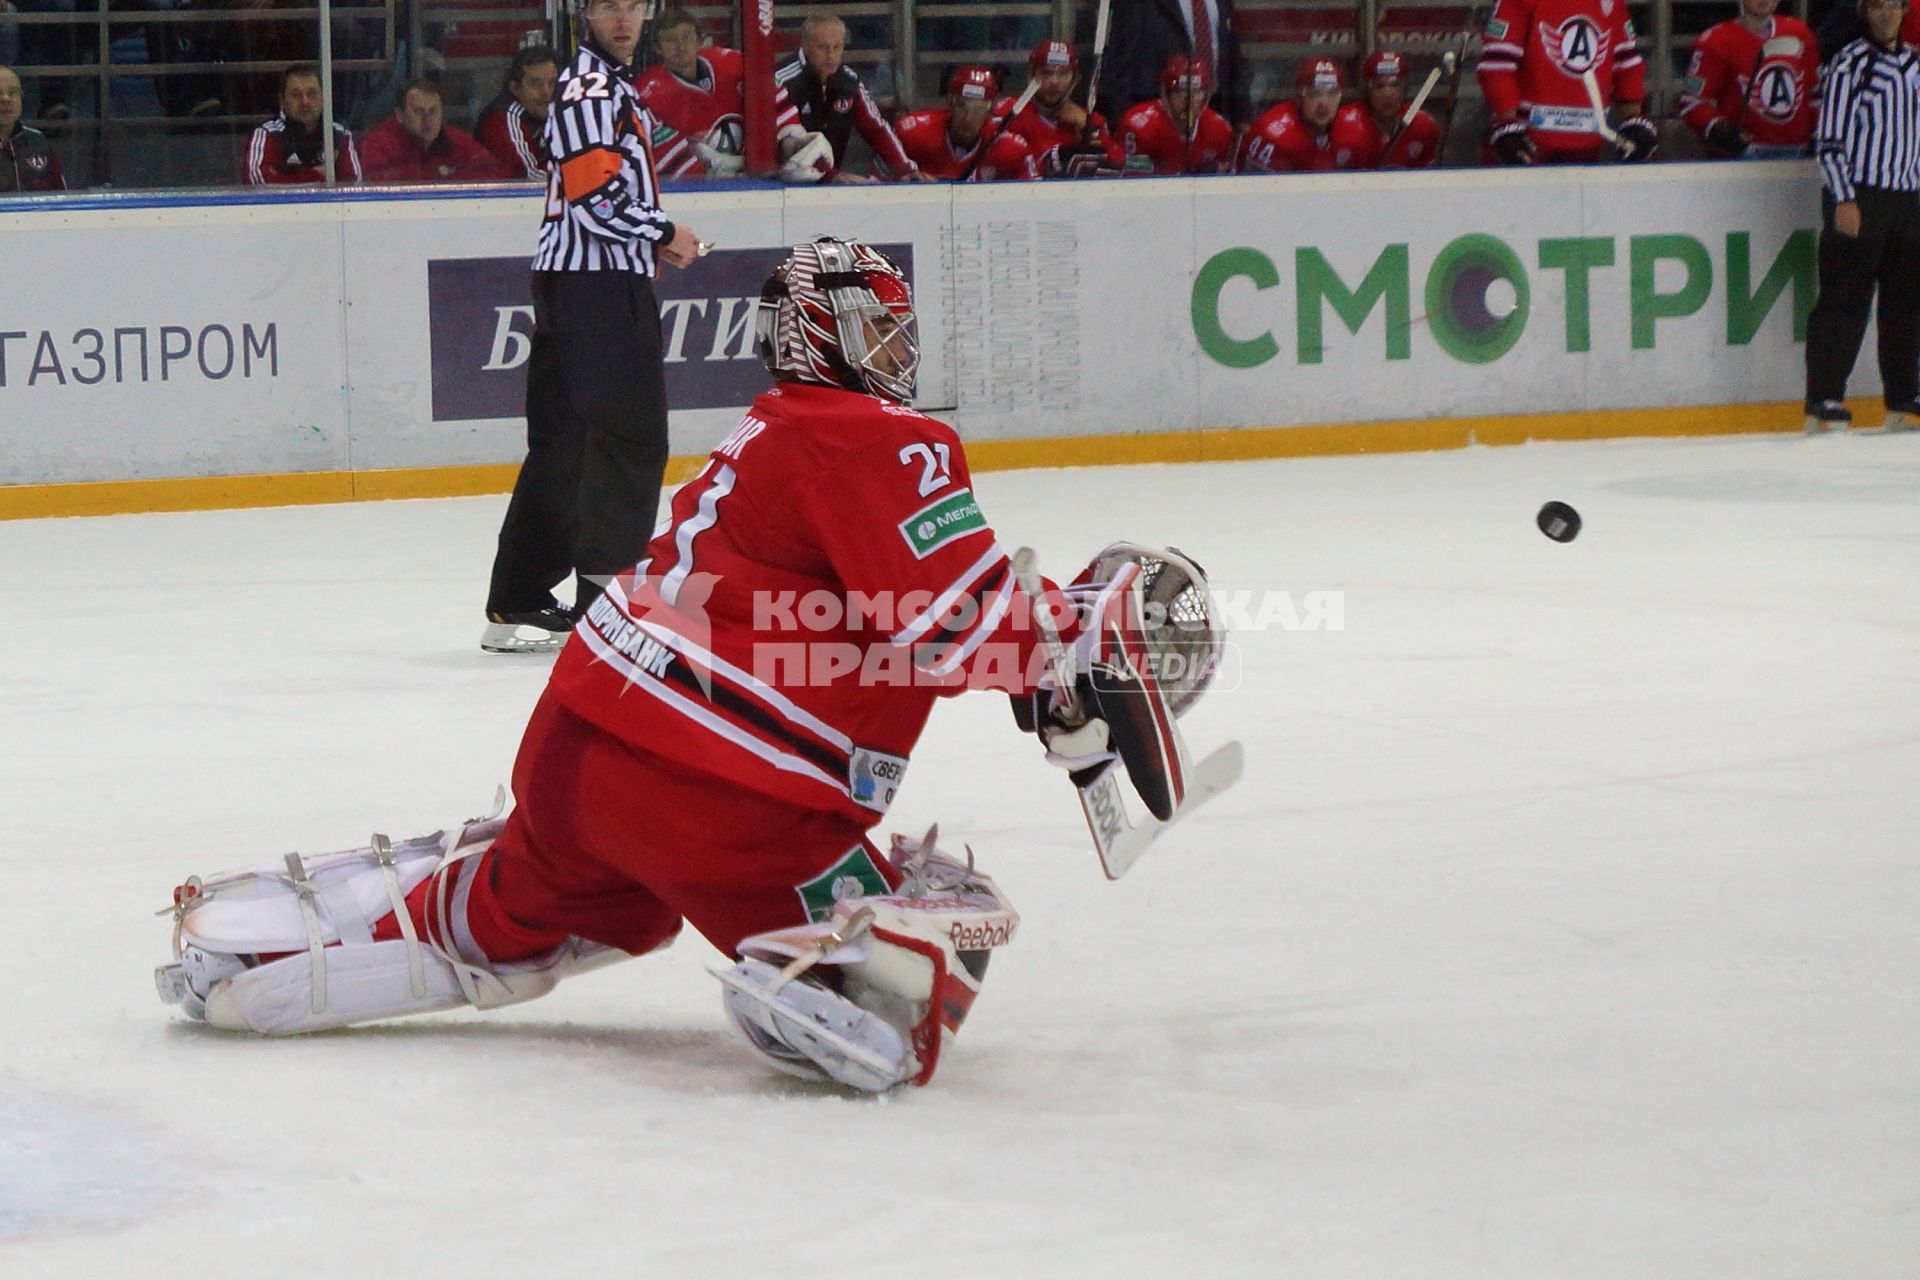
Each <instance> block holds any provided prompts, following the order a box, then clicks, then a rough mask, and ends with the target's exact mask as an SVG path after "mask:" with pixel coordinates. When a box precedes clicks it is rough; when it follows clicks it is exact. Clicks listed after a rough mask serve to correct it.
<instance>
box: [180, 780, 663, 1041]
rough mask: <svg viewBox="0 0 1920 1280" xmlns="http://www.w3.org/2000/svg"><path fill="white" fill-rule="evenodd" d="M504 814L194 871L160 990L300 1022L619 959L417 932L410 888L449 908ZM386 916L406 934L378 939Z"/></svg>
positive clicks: (469, 992) (539, 981)
mask: <svg viewBox="0 0 1920 1280" xmlns="http://www.w3.org/2000/svg"><path fill="white" fill-rule="evenodd" d="M501 803H504V797H503V798H502V801H501ZM504 825H505V824H504V823H502V822H501V821H499V819H498V806H496V810H495V815H494V816H493V817H490V818H487V819H482V820H475V821H473V822H468V823H464V824H462V825H461V826H459V827H457V828H454V829H451V830H448V831H444V832H436V833H434V834H433V835H430V836H421V837H418V838H416V839H412V840H407V841H403V842H401V843H400V844H398V845H396V844H394V843H392V842H391V841H389V840H388V839H387V838H386V837H385V836H380V835H376V836H374V838H373V842H372V844H371V845H369V846H368V847H366V848H362V849H353V850H348V851H346V852H344V853H333V854H324V855H321V856H318V857H313V858H305V859H303V858H302V857H301V856H300V855H298V854H288V855H287V857H286V862H285V870H284V871H282V870H279V869H276V868H268V869H264V870H257V871H245V872H237V873H231V874H226V875H220V876H215V877H213V878H211V879H209V880H206V881H202V880H201V879H200V878H199V877H197V876H196V877H191V878H189V879H188V881H187V882H186V883H185V884H184V885H181V886H180V887H179V888H178V889H176V890H175V891H174V905H173V908H172V913H173V917H174V938H173V952H174V961H173V963H171V964H165V965H161V966H160V967H159V968H158V969H156V970H155V973H154V979H155V985H156V986H157V988H158V990H159V993H160V998H161V999H162V1000H163V1001H165V1002H167V1003H169V1004H179V1005H181V1006H182V1007H183V1008H185V1010H186V1012H187V1013H188V1015H189V1016H191V1017H194V1018H196V1019H199V1020H202V1021H205V1022H208V1023H210V1024H212V1025H213V1026H216V1027H219V1028H222V1029H223V1030H229V1031H248V1032H253V1033H256V1034H261V1035H294V1034H298V1033H301V1032H307V1031H322V1030H327V1029H330V1028H333V1027H342V1026H347V1025H350V1024H353V1023H357V1022H369V1021H373V1020H376V1019H380V1018H390V1017H400V1016H405V1015H408V1014H415V1013H428V1012H432V1011H435V1010H440V1009H449V1008H455V1007H457V1006H459V1005H461V1004H471V1005H473V1006H475V1007H477V1008H482V1009H488V1008H497V1007H499V1006H501V1005H506V1004H515V1003H518V1002H520V1001H523V1000H531V999H533V998H534V997H536V996H540V995H544V994H546V992H548V991H550V990H552V989H553V986H554V984H555V983H557V982H558V981H559V980H560V979H561V978H563V977H566V976H569V975H571V974H574V973H579V972H582V971H584V970H585V969H588V968H592V967H597V966H598V965H600V964H605V963H610V962H611V961H613V960H617V959H622V958H624V957H625V953H624V952H621V951H617V950H613V949H611V948H607V947H601V946H598V945H597V944H593V943H587V942H583V941H581V940H579V939H568V940H566V941H565V942H563V943H562V944H560V945H559V946H557V947H555V948H553V949H552V950H551V951H549V952H546V953H544V954H542V955H538V956H534V957H529V958H527V959H525V960H520V961H516V962H514V963H511V964H489V963H487V962H486V958H485V957H484V956H481V955H478V954H477V953H473V952H471V951H469V952H468V953H467V954H465V955H464V956H463V955H462V950H463V948H461V947H460V946H459V945H458V941H457V937H435V936H426V937H423V936H421V934H420V933H419V931H417V930H416V929H415V926H414V924H413V920H412V916H411V913H410V912H409V911H408V908H407V898H408V895H409V894H412V893H413V892H414V891H415V889H416V888H419V887H421V886H425V888H423V889H422V890H421V891H422V892H430V893H434V894H435V895H436V898H437V900H438V905H439V908H440V914H439V916H438V917H437V918H438V919H440V920H442V921H446V920H447V919H448V918H449V916H448V911H447V907H446V902H445V901H444V899H445V898H446V897H447V895H448V892H449V886H450V885H452V884H453V883H454V882H456V881H458V883H459V886H460V887H459V889H458V890H456V891H455V892H456V893H457V892H464V890H465V888H466V886H467V882H468V881H469V880H470V879H471V877H470V876H467V877H462V876H461V875H460V872H461V871H463V870H471V868H473V867H475V866H477V865H478V860H479V859H480V857H481V856H483V855H484V854H485V852H486V851H487V850H488V849H489V848H491V846H492V844H493V841H494V839H495V838H496V837H497V836H498V835H499V833H500V831H501V830H502V828H503V827H504ZM429 881H431V883H429ZM389 920H390V921H392V922H393V924H394V925H396V926H397V928H398V931H399V934H400V936H399V937H397V938H396V937H386V938H382V939H380V940H376V939H375V937H374V929H375V926H377V925H381V924H382V922H383V921H389ZM455 923H456V925H457V923H458V922H457V921H456V922H455ZM383 932H384V933H388V934H391V933H392V932H393V930H392V929H391V928H387V929H383ZM441 932H442V933H452V934H455V935H457V934H458V933H459V932H460V930H459V929H458V928H457V927H455V928H453V929H447V928H442V930H441Z"/></svg>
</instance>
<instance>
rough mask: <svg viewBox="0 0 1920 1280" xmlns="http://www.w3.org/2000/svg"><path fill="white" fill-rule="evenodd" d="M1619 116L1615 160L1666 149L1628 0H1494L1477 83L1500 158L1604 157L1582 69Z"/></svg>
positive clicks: (1492, 148)
mask: <svg viewBox="0 0 1920 1280" xmlns="http://www.w3.org/2000/svg"><path fill="white" fill-rule="evenodd" d="M1588 72H1591V73H1592V74H1593V76H1594V79H1595V80H1596V82H1597V85H1598V88H1599V90H1600V97H1601V100H1602V101H1603V103H1611V104H1612V106H1613V107H1614V109H1615V110H1616V112H1617V113H1618V115H1619V117H1620V123H1619V124H1618V125H1617V126H1615V132H1617V133H1618V135H1619V138H1620V140H1619V142H1617V143H1615V144H1614V146H1613V152H1612V158H1613V159H1616V160H1626V161H1643V160H1651V159H1652V158H1653V157H1654V155H1655V153H1656V152H1658V151H1659V149H1660V140H1659V134H1658V132H1657V131H1656V130H1655V129H1654V126H1653V122H1652V121H1651V120H1649V119H1647V118H1646V117H1645V116H1643V115H1641V114H1640V111H1641V107H1642V105H1643V103H1644V102H1645V101H1646V96H1647V94H1646V74H1647V69H1646V63H1645V62H1644V61H1643V60H1642V59H1641V56H1640V46H1639V44H1638V41H1637V39H1636V37H1635V36H1634V31H1633V20H1632V19H1631V18H1630V17H1628V16H1627V6H1626V3H1625V0H1498V3H1496V4H1495V5H1494V7H1493V15H1492V16H1491V17H1490V18H1488V19H1487V30H1486V38H1485V40H1484V41H1483V42H1482V44H1481V46H1480V67H1479V72H1478V74H1479V77H1480V90H1481V92H1482V93H1483V94H1484V95H1485V96H1486V99H1487V107H1488V109H1489V110H1490V111H1491V112H1492V115H1493V127H1492V130H1491V131H1490V132H1489V133H1488V135H1487V148H1488V150H1489V152H1490V153H1491V157H1490V158H1491V159H1492V160H1493V161H1495V162H1496V163H1501V164H1553V163H1582V162H1586V161H1592V160H1600V159H1603V158H1606V155H1607V151H1608V147H1607V141H1606V139H1605V137H1603V136H1602V134H1601V133H1600V129H1599V122H1597V121H1596V120H1595V119H1594V109H1593V102H1592V98H1591V96H1590V95H1589V94H1588V92H1587V87H1586V85H1585V84H1584V83H1583V80H1582V77H1583V76H1584V75H1585V74H1586V73H1588Z"/></svg>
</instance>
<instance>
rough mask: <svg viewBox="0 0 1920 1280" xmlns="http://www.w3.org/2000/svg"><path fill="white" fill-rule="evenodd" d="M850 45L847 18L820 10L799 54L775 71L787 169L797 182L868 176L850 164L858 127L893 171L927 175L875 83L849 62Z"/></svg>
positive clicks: (803, 34)
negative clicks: (871, 87)
mask: <svg viewBox="0 0 1920 1280" xmlns="http://www.w3.org/2000/svg"><path fill="white" fill-rule="evenodd" d="M846 52H847V24H846V23H844V22H842V21H841V20H840V19H839V18H836V17H834V16H833V15H831V14H814V15H812V16H811V17H809V18H808V19H807V20H806V21H805V22H803V23H801V24H800V52H799V54H798V56H796V57H795V58H794V60H793V61H792V62H789V63H788V64H787V65H786V66H784V67H781V68H780V69H779V70H778V71H776V72H775V73H774V82H775V84H776V86H777V87H778V91H779V95H780V97H779V98H778V100H777V101H776V104H775V112H776V114H775V117H774V128H775V131H776V132H777V133H778V134H779V136H780V155H781V158H782V159H784V160H786V161H787V164H786V165H784V166H783V167H782V168H781V171H780V173H781V176H782V177H784V178H786V179H787V180H788V181H790V182H817V181H820V180H822V179H825V180H826V181H829V182H865V181H867V180H868V179H865V178H861V177H858V176H856V175H854V174H851V173H848V172H846V171H845V170H844V169H843V168H842V166H843V165H845V164H846V162H847V145H848V143H849V142H851V141H852V138H853V131H854V130H855V129H856V128H857V129H859V130H860V136H861V137H863V138H865V139H866V140H867V145H868V146H870V147H872V148H873V154H874V158H875V159H876V160H877V161H878V162H879V164H880V166H881V168H882V169H883V170H884V171H885V173H886V175H887V176H891V177H894V178H904V179H906V180H908V181H911V182H925V181H926V180H927V178H926V175H925V174H923V173H921V172H920V171H919V170H918V169H917V168H915V167H914V164H913V161H912V160H910V159H908V158H907V153H906V152H905V151H904V150H903V149H902V148H901V146H900V139H899V138H898V137H897V136H896V135H895V134H894V132H893V126H891V125H889V124H888V123H887V118H886V117H885V116H883V115H881V114H880V108H879V107H877V106H875V105H874V101H873V95H872V94H870V93H868V92H867V86H866V85H864V84H862V83H861V82H860V77H859V76H858V75H856V74H854V71H853V68H851V67H848V66H846V65H844V61H843V60H844V59H845V57H846Z"/></svg>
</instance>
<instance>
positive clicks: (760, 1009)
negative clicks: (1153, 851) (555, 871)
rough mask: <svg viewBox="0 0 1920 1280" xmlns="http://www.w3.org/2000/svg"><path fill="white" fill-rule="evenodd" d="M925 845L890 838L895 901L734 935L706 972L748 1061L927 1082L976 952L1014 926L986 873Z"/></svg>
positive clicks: (972, 986)
mask: <svg viewBox="0 0 1920 1280" xmlns="http://www.w3.org/2000/svg"><path fill="white" fill-rule="evenodd" d="M934 839H935V833H934V832H932V831H929V832H928V833H927V835H926V837H925V838H924V839H923V840H919V841H915V840H909V839H906V838H904V837H900V836H895V837H894V851H893V852H894V856H893V862H894V866H895V869H896V870H897V871H899V872H900V873H901V878H902V884H901V888H900V891H899V892H898V893H895V894H890V895H888V896H886V897H879V898H845V899H842V900H840V901H839V902H837V903H835V905H834V909H833V914H832V915H831V916H830V917H828V918H827V919H826V920H824V921H821V922H819V923H816V924H809V925H800V926H797V927H795V928H791V929H781V930H777V931H775V932H772V933H762V934H755V935H754V936H753V937H750V938H744V939H742V940H741V942H740V953H741V955H742V956H743V957H744V958H743V959H742V960H741V961H740V963H738V964H736V965H734V966H733V967H732V968H731V969H726V970H715V971H714V976H715V977H717V978H719V979H720V981H721V983H722V985H723V986H725V988H726V991H725V1002H726V1008H727V1014H728V1016H729V1017H730V1018H731V1019H732V1020H733V1023H734V1026H735V1027H737V1028H738V1029H739V1030H740V1032H741V1034H742V1035H744V1036H745V1037H746V1039H747V1043H748V1044H749V1046H751V1047H752V1048H753V1049H754V1051H755V1052H756V1053H758V1054H759V1055H760V1056H761V1057H763V1058H765V1059H766V1060H767V1061H768V1062H770V1063H772V1065H773V1066H775V1067H776V1068H778V1069H779V1070H781V1071H785V1072H787V1073H789V1074H791V1075H799V1076H806V1077H810V1078H813V1079H821V1078H825V1079H828V1080H833V1081H836V1082H838V1083H840V1084H844V1085H848V1086H851V1087H853V1088H856V1089H863V1090H868V1091H876V1092H877V1091H879V1090H884V1089H890V1088H892V1087H894V1086H895V1085H899V1084H905V1083H908V1082H911V1083H913V1084H916V1085H920V1084H925V1083H927V1081H929V1080H930V1079H932V1078H933V1072H934V1068H935V1067H936V1066H937V1065H938V1063H939V1058H940V1052H941V1050H942V1048H943V1047H944V1046H945V1045H946V1043H947V1042H948V1041H950V1040H951V1039H952V1038H953V1035H954V1033H955V1032H956V1031H957V1030H958V1029H959V1026H960V1023H961V1022H962V1021H963V1020H964V1019H965V1018H966V1016H967V1011H968V1010H969V1009H970V1008H971V1006H972V1004H973V1000H974V997H975V996H976V995H978V994H979V991H980V985H981V981H982V979H983V978H984V976H985V970H986V956H987V953H988V952H990V951H991V950H993V949H994V948H996V947H1000V946H1004V945H1005V944H1006V943H1008V942H1010V941H1012V939H1013V935H1014V932H1015V931H1016V930H1017V929H1018V927H1019V924H1020V916H1019V913H1018V912H1017V911H1015V910H1014V909H1013V907H1012V906H1011V905H1010V904H1009V903H1008V902H1007V901H1006V899H1005V897H1004V896H1002V894H1001V893H1000V890H999V888H998V886H996V885H995V884H994V882H993V881H992V880H991V879H990V878H989V877H987V876H984V875H982V874H980V873H979V872H978V871H976V870H975V869H974V868H973V866H972V864H971V860H969V861H968V862H967V863H965V864H962V863H960V862H957V861H955V860H954V859H951V858H949V857H947V856H946V855H944V854H940V853H938V852H937V851H936V850H935V848H934ZM816 965H817V966H821V967H824V968H831V969H833V970H834V971H835V977H836V978H837V983H838V987H839V990H838V991H837V992H836V991H834V990H831V989H829V988H828V987H827V986H826V985H825V984H823V983H821V982H818V981H816V980H814V979H813V978H812V977H811V976H807V975H806V971H807V970H808V969H810V968H813V967H814V966H816ZM809 1066H811V1067H812V1068H813V1069H812V1070H809V1069H808V1068H809Z"/></svg>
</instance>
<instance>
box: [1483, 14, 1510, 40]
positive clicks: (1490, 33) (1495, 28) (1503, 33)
mask: <svg viewBox="0 0 1920 1280" xmlns="http://www.w3.org/2000/svg"><path fill="white" fill-rule="evenodd" d="M1506 38H1507V24H1506V23H1504V22H1502V21H1500V19H1498V18H1490V19H1488V20H1487V39H1489V40H1504V39H1506Z"/></svg>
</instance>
